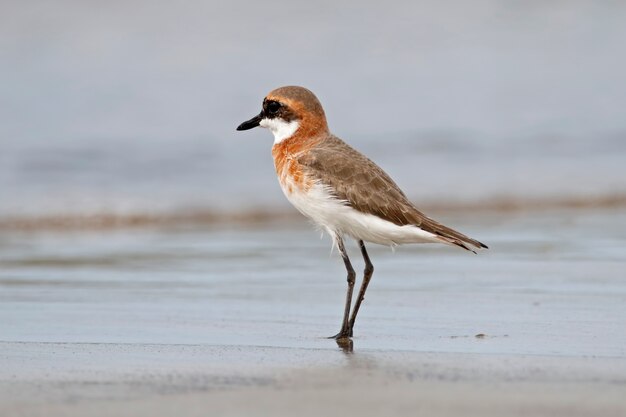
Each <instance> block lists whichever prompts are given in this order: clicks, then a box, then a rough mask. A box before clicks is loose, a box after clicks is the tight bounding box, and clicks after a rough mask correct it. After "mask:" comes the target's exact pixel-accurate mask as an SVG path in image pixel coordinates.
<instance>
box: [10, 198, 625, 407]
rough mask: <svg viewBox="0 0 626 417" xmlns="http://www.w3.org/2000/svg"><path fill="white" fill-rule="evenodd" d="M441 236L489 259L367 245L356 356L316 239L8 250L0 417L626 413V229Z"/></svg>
mask: <svg viewBox="0 0 626 417" xmlns="http://www.w3.org/2000/svg"><path fill="white" fill-rule="evenodd" d="M440 219H441V220H443V221H445V222H447V223H450V224H451V225H453V226H455V227H458V228H459V229H461V230H463V231H465V232H467V233H468V234H470V235H472V236H475V237H477V238H479V239H481V240H482V241H484V242H486V243H487V244H489V245H490V247H491V250H489V251H486V252H483V253H481V254H479V255H476V256H474V255H471V254H467V253H464V252H462V251H459V250H455V249H453V248H446V247H434V246H413V247H402V248H398V249H397V250H396V251H395V252H392V251H390V250H389V249H387V248H383V247H376V246H371V250H370V252H371V256H372V259H373V262H374V264H375V266H376V272H375V275H374V278H373V281H372V285H371V287H370V290H369V292H368V297H367V299H366V301H365V304H364V306H363V310H362V312H361V315H360V317H359V321H358V322H357V328H356V329H355V332H356V335H355V338H354V350H353V352H351V353H346V352H345V351H344V350H342V349H340V348H339V347H338V346H336V345H335V343H334V341H332V340H328V339H325V338H324V336H328V335H330V334H334V333H335V332H336V330H337V327H338V325H339V321H340V318H341V317H340V316H341V308H342V300H343V297H344V290H345V288H344V286H345V279H344V271H343V267H342V264H341V261H340V259H339V258H338V256H337V254H336V253H335V254H333V255H332V256H329V252H330V250H329V242H328V240H327V239H324V240H320V239H318V234H316V233H315V232H314V231H312V230H311V229H310V228H307V227H306V225H304V224H300V225H296V224H287V225H280V224H277V223H274V224H271V223H270V224H265V225H260V226H255V227H250V226H249V225H247V226H245V227H243V226H242V227H237V226H235V225H224V226H223V227H220V228H217V227H192V226H190V225H185V226H179V227H177V226H172V225H168V226H167V227H161V228H158V227H148V228H137V229H119V230H113V231H108V232H103V231H102V230H95V231H92V232H90V231H87V230H82V231H79V232H76V231H68V232H59V231H58V230H57V231H44V232H11V233H3V234H2V236H1V237H0V249H1V250H0V318H1V320H0V335H1V337H0V414H1V415H3V416H22V415H23V416H26V415H28V416H38V415H41V416H43V415H102V416H105V415H157V416H159V415H163V416H166V415H172V414H184V415H191V416H193V415H241V416H244V415H314V414H315V415H319V414H329V415H338V414H345V413H351V414H354V415H363V416H368V415H372V416H373V415H415V414H424V415H432V416H439V415H441V416H448V415H450V416H452V415H470V416H471V415H487V416H488V415H494V416H501V415H564V416H572V415H574V416H575V415H603V416H610V415H616V416H617V415H624V413H626V396H625V394H626V376H625V375H626V332H624V329H625V328H626V281H625V280H624V273H623V271H624V270H625V269H626V268H625V266H626V257H625V255H624V247H625V246H626V245H625V243H626V214H624V213H623V211H620V210H596V211H589V210H580V211H558V212H553V211H546V212H520V213H504V214H500V215H495V214H493V213H491V214H482V215H481V214H478V215H476V216H474V218H472V219H468V218H465V219H460V218H455V217H453V216H450V217H447V218H445V217H444V218H441V216H440ZM349 250H350V251H351V253H352V254H353V261H354V264H355V267H356V268H357V269H361V267H362V263H361V261H360V259H359V258H358V255H357V250H356V248H355V247H354V245H350V247H349Z"/></svg>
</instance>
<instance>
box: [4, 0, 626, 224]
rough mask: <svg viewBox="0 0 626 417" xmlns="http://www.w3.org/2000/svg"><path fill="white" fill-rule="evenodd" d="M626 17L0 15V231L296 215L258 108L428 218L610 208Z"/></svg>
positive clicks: (329, 5) (347, 10)
mask: <svg viewBox="0 0 626 417" xmlns="http://www.w3.org/2000/svg"><path fill="white" fill-rule="evenodd" d="M625 20H626V3H624V2H619V1H614V2H613V1H606V2H591V1H567V2H561V1H548V2H517V1H493V0H485V1H477V2H462V1H452V2H437V1H417V2H415V1H398V2H383V3H380V2H369V3H367V4H364V3H363V2H356V1H346V2H332V1H322V2H309V3H307V2H280V1H265V2H252V1H248V0H236V1H230V2H210V1H209V2H205V1H194V0H192V1H186V2H182V3H180V4H177V5H176V6H173V5H172V4H171V3H168V2H142V1H129V2H105V3H97V2H75V1H69V0H60V1H56V2H43V1H42V2H39V1H33V2H18V1H3V2H2V13H0V62H2V65H1V68H0V219H1V220H0V221H1V222H2V224H3V225H4V226H5V227H6V226H10V225H13V226H15V224H18V223H19V222H22V223H20V224H24V223H26V224H27V223H28V222H29V221H32V220H33V219H38V220H37V221H39V222H40V223H38V224H44V225H45V223H46V219H55V218H57V220H58V218H59V217H62V218H64V219H65V221H68V219H69V221H70V222H71V219H74V218H77V217H80V218H82V217H85V216H93V215H104V216H110V217H112V218H124V217H127V216H139V217H141V216H177V215H180V214H181V213H201V214H202V213H204V214H210V215H207V216H204V217H202V216H200V217H199V218H201V219H204V220H207V219H212V218H214V217H213V216H214V215H215V216H217V218H219V217H220V215H225V214H233V213H244V214H245V213H248V214H252V215H254V213H255V212H257V211H260V212H263V213H266V214H268V213H269V215H271V214H272V213H281V214H282V213H283V212H291V211H290V210H291V209H290V208H289V207H288V205H287V204H288V203H286V201H285V200H284V198H283V196H282V193H281V191H280V189H279V187H278V186H277V184H276V179H275V175H274V172H273V164H272V160H271V156H270V147H271V143H272V137H271V134H270V133H269V132H267V131H262V130H261V129H257V130H254V131H251V132H244V133H242V132H235V127H236V126H237V125H238V124H239V123H240V122H241V121H243V120H246V119H247V118H249V117H250V116H252V115H254V114H256V113H257V112H258V110H259V108H260V103H261V100H262V98H263V97H264V95H265V94H266V93H267V92H268V91H269V90H271V89H273V88H275V87H277V86H280V85H285V84H298V85H304V86H307V87H309V88H310V89H312V90H313V91H314V92H315V93H316V94H317V95H318V96H319V98H320V99H321V101H322V103H323V104H324V106H325V108H326V111H327V115H328V119H329V124H330V126H331V129H332V130H333V132H335V133H336V134H337V135H338V136H340V137H342V138H343V139H345V140H346V141H348V142H349V143H350V144H352V145H353V146H355V147H356V148H357V149H359V150H361V151H363V152H365V153H367V154H368V155H370V156H371V157H372V158H373V159H374V160H375V161H376V162H378V163H379V164H380V165H381V166H382V167H383V168H384V169H386V170H387V171H388V172H389V173H390V174H391V175H392V177H394V178H395V179H396V180H397V182H398V183H399V185H400V186H401V187H402V188H403V189H405V191H406V193H407V194H408V195H409V196H410V197H411V198H412V199H413V200H414V201H416V202H417V204H418V206H421V207H433V206H437V207H440V208H446V207H450V208H454V207H463V206H467V205H470V206H472V207H474V208H480V207H488V206H489V205H494V204H495V205H498V204H500V205H502V204H504V205H506V204H510V205H513V206H517V205H522V206H533V205H541V204H548V205H557V206H559V205H568V204H573V205H581V204H582V205H590V206H593V205H607V204H609V205H615V204H617V205H620V204H622V205H623V204H624V200H625V199H626V197H625V196H626V168H625V167H624V165H625V164H626V117H624V109H625V108H626V82H624V74H626V54H624V44H625V43H626V25H624V24H623V23H624V21H625Z"/></svg>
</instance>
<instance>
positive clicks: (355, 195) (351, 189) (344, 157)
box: [298, 135, 487, 250]
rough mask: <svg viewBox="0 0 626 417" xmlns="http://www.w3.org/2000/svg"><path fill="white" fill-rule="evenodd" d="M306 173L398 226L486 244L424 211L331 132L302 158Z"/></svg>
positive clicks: (358, 206)
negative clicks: (427, 214)
mask: <svg viewBox="0 0 626 417" xmlns="http://www.w3.org/2000/svg"><path fill="white" fill-rule="evenodd" d="M298 163H299V164H300V165H301V166H302V169H303V170H304V172H305V174H310V175H312V176H314V177H316V178H320V180H321V182H322V184H325V185H328V186H330V187H331V188H332V189H333V190H334V191H335V195H336V197H337V198H340V199H342V200H345V201H346V202H347V203H348V204H349V205H350V206H351V207H353V208H355V209H356V210H358V211H360V212H363V213H369V214H373V215H375V216H378V217H381V218H383V219H385V220H387V221H390V222H392V223H394V224H397V225H398V226H405V225H415V226H418V227H419V228H421V229H423V230H425V231H427V232H430V233H433V234H435V235H437V236H439V237H440V238H441V239H442V240H443V241H445V242H448V243H452V244H455V245H457V246H460V247H462V248H464V249H467V250H472V249H471V248H469V247H468V246H467V245H471V246H474V247H476V248H486V247H487V246H486V245H484V244H483V243H481V242H479V241H477V240H475V239H472V238H470V237H467V236H465V235H464V234H462V233H460V232H457V231H456V230H453V229H450V228H449V227H446V226H444V225H442V224H441V223H438V222H437V221H435V220H433V219H431V218H429V217H427V216H426V215H424V214H423V213H422V212H420V211H419V210H418V209H417V208H416V207H415V206H414V205H413V203H411V202H410V201H409V199H408V198H407V197H406V195H405V194H404V193H403V192H402V190H400V188H399V187H398V186H397V185H396V183H395V182H394V181H393V180H392V179H391V178H390V177H389V175H387V173H386V172H385V171H383V170H382V169H381V168H380V167H379V166H378V165H376V164H375V163H374V162H372V161H371V160H370V159H368V158H367V157H366V156H364V155H363V154H361V153H360V152H358V151H357V150H355V149H354V148H352V147H350V146H349V145H348V144H347V143H345V142H344V141H342V140H341V139H339V138H337V137H336V136H333V135H329V136H328V137H327V138H325V139H324V140H322V141H321V142H320V143H319V144H318V145H317V146H315V147H313V148H312V149H311V150H309V151H308V152H306V153H305V154H303V155H302V156H300V157H299V158H298Z"/></svg>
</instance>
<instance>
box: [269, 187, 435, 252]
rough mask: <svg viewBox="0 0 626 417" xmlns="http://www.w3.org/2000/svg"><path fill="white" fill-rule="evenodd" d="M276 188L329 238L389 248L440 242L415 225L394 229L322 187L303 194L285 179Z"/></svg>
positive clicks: (386, 222) (396, 226)
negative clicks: (342, 238) (280, 189)
mask: <svg viewBox="0 0 626 417" xmlns="http://www.w3.org/2000/svg"><path fill="white" fill-rule="evenodd" d="M280 185H281V188H282V189H283V192H284V193H285V196H287V199H288V200H289V202H290V203H291V204H293V206H294V207H295V208H296V209H298V210H299V211H300V212H301V213H302V214H304V215H305V216H307V217H308V218H310V219H311V220H313V222H315V223H316V224H317V225H319V226H320V227H322V228H324V229H325V230H326V231H327V232H328V233H329V234H330V235H331V237H332V238H333V239H335V236H336V235H337V234H338V235H340V236H341V235H348V236H351V237H353V238H354V239H357V240H364V241H366V242H373V243H378V244H381V245H391V246H393V245H399V244H403V243H444V242H442V241H441V240H440V239H439V238H438V237H437V236H436V235H434V234H432V233H429V232H426V231H424V230H422V229H420V228H419V227H417V226H398V225H396V224H394V223H392V222H389V221H387V220H383V219H381V218H379V217H377V216H374V215H372V214H367V213H361V212H359V211H357V210H355V209H354V208H352V207H350V206H348V205H347V204H346V202H345V201H342V200H339V199H337V198H334V197H333V195H332V193H331V192H329V190H328V189H327V187H325V186H324V185H322V184H319V183H318V184H314V185H313V186H312V187H310V188H309V190H308V191H306V192H305V191H303V190H301V189H299V188H298V187H297V186H295V184H293V182H291V181H290V180H289V179H286V180H285V181H284V182H283V181H280Z"/></svg>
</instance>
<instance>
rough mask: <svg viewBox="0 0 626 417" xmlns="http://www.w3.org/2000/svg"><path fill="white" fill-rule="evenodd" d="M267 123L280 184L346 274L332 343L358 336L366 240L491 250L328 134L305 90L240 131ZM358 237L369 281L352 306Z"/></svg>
mask: <svg viewBox="0 0 626 417" xmlns="http://www.w3.org/2000/svg"><path fill="white" fill-rule="evenodd" d="M257 126H261V127H264V128H267V129H269V130H270V131H271V132H272V133H273V134H274V145H273V147H272V155H273V157H274V165H275V167H276V174H277V175H278V181H279V183H280V187H281V188H282V190H283V192H284V193H285V196H286V197H287V199H288V200H289V201H290V202H291V204H293V205H294V206H295V207H296V209H298V210H299V211H300V212H301V213H302V214H304V215H305V216H306V217H308V218H310V219H311V220H312V221H313V222H314V223H316V224H317V225H319V226H320V227H321V228H323V229H324V230H326V231H327V232H328V234H329V235H330V236H331V238H332V239H333V245H335V246H336V247H337V248H338V250H339V253H340V254H341V257H342V258H343V262H344V264H345V267H346V270H347V272H348V290H347V294H346V303H345V308H344V313H343V320H342V324H341V329H340V331H339V333H337V334H336V335H335V336H333V338H335V339H338V340H339V339H346V338H350V337H352V334H353V328H354V322H355V321H356V316H357V314H358V312H359V308H360V307H361V303H362V302H363V298H364V297H365V291H366V290H367V286H368V284H369V282H370V279H371V278H372V274H373V272H374V266H373V265H372V262H371V261H370V258H369V256H368V253H367V250H366V249H365V243H364V242H372V243H377V244H381V245H390V246H395V245H400V244H405V243H444V244H448V245H453V246H458V247H460V248H463V249H466V250H468V251H472V252H474V253H476V252H475V249H481V248H487V246H486V245H485V244H483V243H481V242H479V241H478V240H475V239H472V238H470V237H468V236H465V235H464V234H462V233H459V232H457V231H456V230H453V229H451V228H449V227H447V226H444V225H442V224H441V223H438V222H436V221H435V220H433V219H431V218H429V217H427V216H425V215H424V214H423V213H422V212H420V211H419V210H418V209H417V208H416V207H415V206H414V205H413V203H411V202H410V201H409V199H408V198H407V197H406V195H405V194H404V193H403V192H402V190H400V188H399V187H398V186H397V185H396V183H395V182H394V181H393V180H392V179H391V178H390V177H389V175H387V174H386V173H385V171H383V170H382V169H381V168H380V167H379V166H378V165H376V164H375V163H374V162H372V161H371V160H370V159H368V158H367V157H366V156H364V155H363V154H361V153H359V152H358V151H356V150H355V149H353V148H352V147H351V146H349V145H348V144H346V143H345V142H344V141H342V140H341V139H339V138H338V137H336V136H335V135H333V134H332V133H330V131H329V129H328V125H327V123H326V115H325V114H324V109H323V108H322V105H321V104H320V102H319V100H318V99H317V97H316V96H315V95H314V94H313V93H312V92H311V91H309V90H307V89H306V88H303V87H296V86H287V87H280V88H277V89H275V90H273V91H271V92H270V93H269V94H268V95H267V96H266V97H265V99H264V100H263V108H262V110H261V113H259V114H258V115H257V116H254V117H253V118H252V119H250V120H248V121H246V122H243V123H242V124H240V125H239V126H238V127H237V130H248V129H252V128H254V127H257ZM344 236H349V237H352V238H354V239H355V240H356V241H357V242H358V245H359V248H360V250H361V254H362V255H363V259H364V261H365V270H364V275H363V282H362V284H361V288H360V290H359V294H358V297H357V299H356V302H355V304H354V307H353V308H352V314H350V311H351V307H352V291H353V288H354V283H355V276H356V274H355V272H354V268H353V267H352V264H351V263H350V259H349V258H348V253H347V252H346V248H345V246H344V242H343V239H344Z"/></svg>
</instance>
